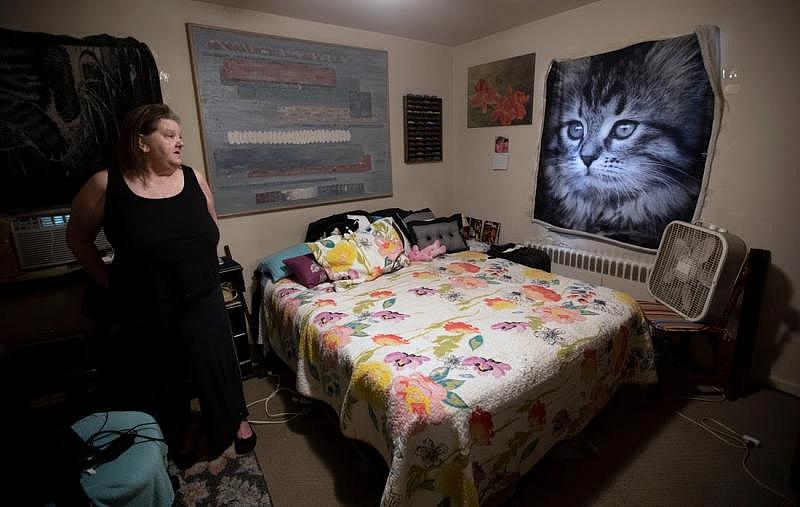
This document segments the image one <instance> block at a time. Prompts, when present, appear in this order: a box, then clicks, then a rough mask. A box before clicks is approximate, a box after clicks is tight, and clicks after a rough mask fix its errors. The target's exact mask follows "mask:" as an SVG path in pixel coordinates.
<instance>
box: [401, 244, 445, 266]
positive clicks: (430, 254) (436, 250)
mask: <svg viewBox="0 0 800 507" xmlns="http://www.w3.org/2000/svg"><path fill="white" fill-rule="evenodd" d="M446 251H447V247H446V246H444V245H443V244H441V243H440V242H439V240H438V239H437V240H436V241H434V242H433V243H431V244H430V245H428V246H426V247H425V248H423V249H422V250H420V249H419V246H417V245H414V246H412V247H411V250H410V251H409V252H408V258H409V259H410V260H412V261H430V260H433V258H434V257H438V256H439V255H442V254H444V253H445V252H446Z"/></svg>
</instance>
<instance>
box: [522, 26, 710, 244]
mask: <svg viewBox="0 0 800 507" xmlns="http://www.w3.org/2000/svg"><path fill="white" fill-rule="evenodd" d="M625 56H626V57H625V58H620V57H619V55H615V54H614V53H609V54H606V55H599V56H596V57H592V58H591V59H589V58H584V59H580V60H572V61H568V62H561V63H557V64H554V67H553V69H552V70H551V72H556V73H557V74H556V76H555V77H556V79H555V82H557V83H559V86H558V87H557V91H558V93H557V94H555V96H554V97H553V99H554V104H553V106H554V107H552V108H551V109H549V110H548V115H547V116H548V117H547V120H546V121H547V123H546V128H547V131H546V138H545V139H544V142H543V148H544V149H543V152H542V160H541V167H540V183H543V184H544V185H545V187H546V188H547V189H548V191H549V192H550V199H551V200H553V201H554V203H555V204H550V205H548V206H547V212H548V213H549V215H551V216H544V217H542V218H543V219H544V220H546V221H549V222H550V223H554V225H559V226H562V227H567V228H576V229H580V230H585V231H587V232H593V233H597V234H603V235H608V236H614V235H615V234H616V235H619V234H625V233H627V232H628V231H632V230H636V231H637V232H635V234H641V233H644V234H645V235H647V236H659V235H660V229H659V228H663V224H665V223H666V222H668V221H669V220H673V219H687V218H688V217H685V216H676V215H685V214H686V213H685V212H683V213H682V212H681V211H680V210H678V209H677V208H678V207H684V208H687V207H689V208H690V207H691V201H695V200H696V198H697V196H698V193H699V190H700V186H701V182H702V174H703V158H702V157H701V155H703V154H702V151H703V149H704V146H701V144H702V142H703V140H702V138H703V135H701V134H702V133H704V132H705V130H704V129H706V127H707V122H706V121H705V117H706V116H707V115H708V107H707V103H704V102H703V101H704V100H707V98H708V93H709V90H710V88H709V85H708V80H707V78H706V74H705V69H704V67H703V65H702V60H701V59H700V58H699V46H698V45H697V43H696V40H695V39H693V38H678V39H672V40H670V41H664V42H658V43H655V44H652V45H649V46H644V45H640V46H639V47H638V48H636V50H635V51H634V52H633V57H631V53H628V54H626V55H625ZM548 93H549V92H548ZM711 104H712V106H713V101H712V103H711ZM705 142H706V143H707V142H708V138H707V137H706V138H705ZM537 207H538V208H539V209H540V210H541V209H542V208H543V207H540V206H539V205H538V204H537ZM691 211H693V210H691ZM690 215H691V212H690ZM654 224H655V225H654ZM657 229H658V230H657ZM652 239H653V238H652V237H651V238H650V239H648V240H647V241H650V242H652ZM655 239H656V242H657V239H658V238H657V237H656V238H655Z"/></svg>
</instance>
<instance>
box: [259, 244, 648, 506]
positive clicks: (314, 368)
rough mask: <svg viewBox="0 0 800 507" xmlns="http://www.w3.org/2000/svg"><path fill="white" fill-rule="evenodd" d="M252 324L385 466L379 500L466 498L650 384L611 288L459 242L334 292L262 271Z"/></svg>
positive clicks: (640, 330) (636, 335)
mask: <svg viewBox="0 0 800 507" xmlns="http://www.w3.org/2000/svg"><path fill="white" fill-rule="evenodd" d="M262 291H263V292H262V303H261V306H260V324H261V325H260V333H261V337H262V339H263V340H264V341H265V343H267V344H268V346H269V348H270V349H271V350H272V351H273V352H274V353H275V354H276V355H277V356H278V357H279V358H280V359H281V360H282V361H283V362H285V363H286V364H287V365H289V366H290V367H291V368H292V369H293V370H294V371H295V372H296V374H297V386H296V388H297V390H298V391H299V392H301V393H302V394H304V395H306V396H309V397H312V398H315V399H317V400H321V401H323V402H325V403H327V404H328V405H330V406H331V407H332V408H333V409H334V410H335V411H336V413H337V414H338V418H339V422H340V428H341V431H342V433H343V434H344V435H345V436H347V437H350V438H354V439H358V440H361V441H364V442H366V443H368V444H369V445H371V446H372V447H374V448H375V449H376V450H377V451H378V452H379V453H380V454H381V455H382V456H383V458H384V459H385V460H386V463H387V464H388V467H389V474H388V478H387V481H386V485H385V488H384V491H383V496H382V501H381V505H383V506H389V505H469V506H472V505H479V504H480V503H482V502H484V501H486V500H487V499H489V498H491V497H492V496H493V495H495V494H498V493H500V492H502V491H505V490H507V488H509V487H510V486H512V485H513V483H514V482H515V481H516V480H518V479H519V478H520V477H521V476H522V475H523V474H524V473H525V472H527V471H528V470H529V469H530V468H531V467H532V466H533V465H534V464H535V463H536V462H537V461H539V460H540V459H541V458H542V457H543V456H544V455H545V453H546V452H547V451H548V450H549V449H550V448H551V447H552V446H553V445H555V444H556V443H557V442H559V441H561V440H564V439H566V438H568V437H570V436H573V435H575V434H576V433H578V432H580V431H581V429H582V428H583V427H584V426H586V424H587V423H588V422H589V420H590V419H591V418H592V417H593V416H594V415H595V414H596V413H597V412H598V411H599V410H600V409H601V408H602V407H603V406H604V405H605V404H606V403H607V402H608V400H609V399H610V397H611V396H612V395H613V393H614V391H615V389H616V388H617V387H618V386H619V385H621V384H623V383H640V384H648V383H653V382H655V381H656V373H655V364H654V357H653V348H652V343H651V340H650V336H649V334H648V329H647V326H646V323H645V321H644V318H643V316H642V314H641V312H640V310H639V307H638V305H637V304H636V303H635V301H634V300H633V299H632V298H631V297H630V296H628V295H627V294H625V293H623V292H618V291H615V290H612V289H609V288H605V287H600V286H595V285H592V284H589V283H585V282H582V281H579V280H574V279H570V278H565V277H562V276H558V275H555V274H551V273H548V272H546V271H541V270H539V269H534V268H529V267H526V266H523V265H521V264H516V263H514V262H511V261H509V260H505V259H499V258H488V257H487V255H486V254H483V253H478V252H472V251H464V252H459V253H453V254H446V255H444V256H441V257H437V258H435V259H433V260H432V261H429V262H414V263H411V264H410V265H409V266H407V267H403V268H402V269H399V270H397V271H394V272H391V273H386V274H383V275H382V276H379V277H377V278H375V279H374V280H371V281H366V282H364V283H361V284H358V285H356V286H353V287H351V288H349V289H347V290H340V289H335V288H334V287H333V285H332V284H331V283H324V284H321V285H318V286H316V287H314V288H310V289H309V288H306V287H305V286H303V285H300V284H299V283H297V282H296V281H294V280H293V279H291V278H283V279H281V280H279V281H278V282H272V281H271V280H270V279H268V278H264V279H263V288H262Z"/></svg>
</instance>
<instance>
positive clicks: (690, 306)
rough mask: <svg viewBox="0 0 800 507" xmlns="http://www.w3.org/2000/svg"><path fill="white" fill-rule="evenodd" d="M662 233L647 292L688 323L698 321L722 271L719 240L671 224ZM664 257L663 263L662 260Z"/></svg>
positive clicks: (715, 237) (692, 229)
mask: <svg viewBox="0 0 800 507" xmlns="http://www.w3.org/2000/svg"><path fill="white" fill-rule="evenodd" d="M668 228H671V229H673V230H671V231H665V233H664V238H663V240H662V244H661V246H660V247H659V252H658V256H659V258H660V260H661V262H659V259H657V260H656V263H655V266H654V267H653V273H652V275H651V277H650V280H649V285H650V291H651V292H652V293H653V295H654V296H656V297H657V298H658V299H659V300H660V301H661V302H663V303H664V304H666V305H667V306H669V307H671V308H672V309H673V310H675V311H677V312H678V313H680V314H681V315H683V316H685V317H686V318H688V319H690V320H695V319H701V318H702V317H703V316H704V315H705V313H706V311H707V309H708V306H709V304H710V300H711V296H712V295H713V292H714V286H715V284H716V281H717V278H718V276H719V270H720V269H721V267H722V264H723V261H724V259H723V258H722V257H723V255H724V252H725V247H724V244H723V242H722V240H721V239H720V238H719V237H717V236H716V235H714V234H712V233H709V232H707V231H706V230H704V229H701V228H696V227H690V226H685V225H681V224H677V223H672V224H670V225H669V226H668ZM662 257H663V259H661V258H662Z"/></svg>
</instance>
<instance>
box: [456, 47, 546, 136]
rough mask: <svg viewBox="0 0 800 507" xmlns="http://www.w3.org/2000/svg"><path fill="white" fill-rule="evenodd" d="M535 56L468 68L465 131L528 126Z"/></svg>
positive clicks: (530, 114)
mask: <svg viewBox="0 0 800 507" xmlns="http://www.w3.org/2000/svg"><path fill="white" fill-rule="evenodd" d="M535 63H536V54H535V53H530V54H527V55H521V56H515V57H513V58H506V59H505V60H498V61H496V62H490V63H484V64H481V65H476V66H474V67H470V68H469V71H468V75H467V78H468V84H467V87H468V88H467V102H468V104H467V107H468V114H467V127H470V128H471V127H496V126H508V125H530V124H531V122H532V120H533V111H532V109H533V108H532V106H533V98H532V97H533V75H534V70H535Z"/></svg>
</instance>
